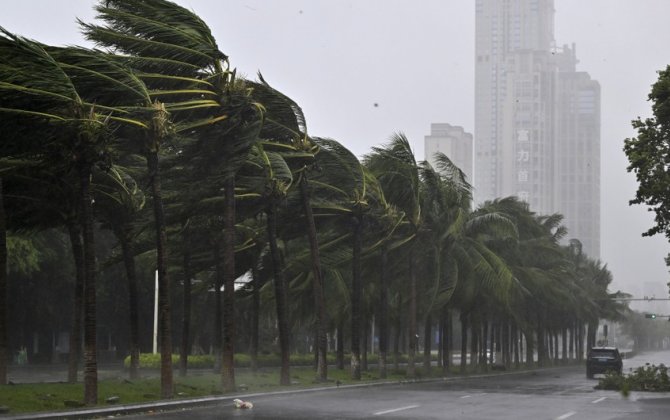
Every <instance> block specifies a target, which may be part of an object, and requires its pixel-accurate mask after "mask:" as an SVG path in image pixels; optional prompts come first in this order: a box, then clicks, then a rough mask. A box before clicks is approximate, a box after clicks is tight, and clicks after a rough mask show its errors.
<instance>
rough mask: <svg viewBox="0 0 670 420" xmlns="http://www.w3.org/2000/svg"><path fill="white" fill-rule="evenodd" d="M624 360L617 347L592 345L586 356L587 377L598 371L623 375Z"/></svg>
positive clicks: (591, 376)
mask: <svg viewBox="0 0 670 420" xmlns="http://www.w3.org/2000/svg"><path fill="white" fill-rule="evenodd" d="M622 368H623V361H622V360H621V354H620V353H619V350H618V349H617V348H616V347H592V348H591V350H590V351H589V355H588V357H587V358H586V377H587V378H593V375H595V374H596V373H607V372H614V373H618V374H619V375H621V369H622Z"/></svg>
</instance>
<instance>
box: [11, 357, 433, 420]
mask: <svg viewBox="0 0 670 420" xmlns="http://www.w3.org/2000/svg"><path fill="white" fill-rule="evenodd" d="M437 371H438V369H435V372H437ZM350 376H351V375H350V373H349V370H348V369H345V370H337V369H333V368H330V369H329V370H328V382H326V383H320V382H317V381H316V380H315V376H314V370H313V369H312V368H311V367H292V368H291V382H292V385H291V386H290V388H288V387H282V386H280V385H278V384H279V370H278V369H277V368H267V369H261V370H259V371H257V372H256V373H253V372H251V371H248V370H239V371H236V372H235V383H236V384H237V387H238V391H237V393H244V394H251V393H256V392H267V391H274V390H280V389H300V388H310V387H315V386H326V387H327V386H333V387H335V386H337V385H338V384H339V385H347V384H353V383H361V382H373V381H378V380H379V377H378V374H377V372H376V371H369V372H362V374H361V381H354V380H352V379H351V377H350ZM404 379H406V378H405V373H404V371H400V372H389V375H388V378H387V379H386V380H388V381H399V380H404ZM174 384H175V393H174V396H175V397H174V398H175V399H185V398H196V397H204V396H212V395H223V391H222V388H221V376H220V375H219V374H215V373H209V372H207V373H203V372H202V371H199V372H198V371H196V372H193V373H191V374H189V375H188V376H186V377H179V376H178V375H177V373H176V372H175V377H174ZM83 392H84V390H83V384H82V383H77V384H68V383H32V384H14V385H4V386H1V385H0V406H5V407H7V408H9V410H10V411H9V412H10V413H14V414H18V413H26V412H39V411H57V410H64V409H67V408H68V407H67V406H66V404H65V401H70V402H71V404H75V403H79V402H81V401H82V398H83ZM110 397H118V402H117V404H132V403H143V402H149V401H154V400H158V399H160V378H157V377H155V378H142V379H138V380H133V381H130V380H127V379H123V378H114V379H105V380H100V381H99V382H98V405H100V406H107V405H109V404H108V403H107V402H106V400H107V399H108V398H110Z"/></svg>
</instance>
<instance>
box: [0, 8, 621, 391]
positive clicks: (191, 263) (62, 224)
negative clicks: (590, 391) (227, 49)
mask: <svg viewBox="0 0 670 420" xmlns="http://www.w3.org/2000/svg"><path fill="white" fill-rule="evenodd" d="M95 9H96V11H97V21H96V22H94V23H87V22H81V21H79V25H80V26H81V28H82V30H83V33H84V34H85V36H86V38H87V39H89V40H90V41H92V42H94V43H95V45H96V48H95V49H88V48H83V47H76V46H75V47H56V46H50V45H46V44H43V43H40V42H39V41H35V40H30V39H26V38H24V37H21V36H19V35H16V34H13V33H10V32H8V31H6V30H4V29H2V28H0V31H1V33H2V34H1V35H0V57H2V60H0V62H1V63H2V64H0V90H1V94H0V113H2V118H1V119H0V125H1V127H0V128H1V130H0V133H1V134H0V136H1V142H0V163H1V166H0V250H1V252H2V254H0V262H1V263H2V264H3V267H0V299H1V300H2V302H3V308H5V310H3V311H2V313H0V383H3V384H4V383H6V380H7V360H8V358H9V354H10V353H11V351H10V349H9V345H8V335H9V334H10V333H12V331H11V327H13V326H15V325H16V323H15V322H13V323H11V325H10V323H9V318H8V313H7V310H6V308H7V306H8V304H7V302H9V301H10V300H13V299H14V298H15V296H11V295H8V290H10V288H9V287H8V276H7V272H8V270H7V264H8V263H9V269H10V270H9V272H10V275H16V276H19V275H22V276H23V277H30V276H32V275H37V274H35V273H36V271H38V269H37V268H38V267H37V262H36V261H35V260H36V258H38V257H36V255H41V254H40V253H42V254H44V253H48V252H59V253H60V254H59V255H67V258H69V259H71V261H72V262H71V266H72V267H73V273H74V274H73V277H74V278H73V279H72V281H71V284H72V287H71V290H68V291H67V292H63V296H67V298H65V299H66V300H68V303H67V304H68V305H71V306H72V310H71V314H72V320H71V322H70V334H69V337H70V343H69V349H70V351H69V372H68V379H69V381H72V382H74V381H76V380H77V370H78V361H79V360H80V358H82V355H80V354H79V349H81V348H83V350H84V351H83V361H84V367H83V378H84V401H85V402H86V403H87V404H95V402H96V400H97V368H98V348H99V347H100V343H98V342H97V341H96V340H97V336H98V334H97V330H98V318H97V313H98V311H99V308H98V299H100V288H101V287H103V288H107V289H108V290H109V289H110V288H111V287H112V286H110V285H109V284H108V283H107V281H105V282H101V281H100V279H101V278H106V277H104V276H105V273H106V272H109V270H116V271H115V273H117V280H116V281H117V282H118V277H121V276H122V277H124V282H125V290H126V293H127V302H128V310H127V314H125V313H124V314H123V315H124V317H123V318H124V319H116V320H115V322H117V323H126V324H127V325H128V331H129V354H130V359H131V363H130V375H131V377H134V376H135V375H137V370H138V365H139V351H140V340H141V339H142V338H141V337H142V334H141V332H140V328H139V326H140V324H141V321H140V313H141V312H142V309H141V307H140V305H139V304H138V302H139V301H140V300H142V299H145V300H146V299H147V296H146V294H147V293H151V291H150V290H147V289H146V287H143V286H142V281H141V280H139V279H138V272H142V273H146V272H147V271H148V272H153V269H155V270H156V272H157V278H158V284H159V288H158V289H159V296H158V309H159V338H160V339H159V343H160V349H159V350H160V354H161V390H162V391H161V393H162V397H164V398H170V397H172V393H173V367H172V353H173V351H174V350H175V349H177V348H178V350H179V354H180V361H179V370H180V373H181V374H186V371H187V368H188V357H189V354H190V350H191V347H192V344H193V337H194V335H197V334H199V333H200V331H199V330H200V328H201V327H202V324H200V323H198V324H195V323H193V322H192V318H191V315H192V313H193V312H194V310H195V309H199V307H198V308H194V304H193V302H194V301H196V302H199V305H205V303H203V302H204V301H203V299H202V296H203V295H213V298H211V299H209V298H208V299H207V300H206V311H205V312H204V315H203V317H202V318H201V319H206V320H207V321H208V322H210V323H211V324H212V325H213V326H212V328H213V334H212V339H211V342H212V343H213V347H214V348H215V349H216V352H217V357H218V360H219V363H220V369H221V381H222V385H223V388H224V390H233V389H235V369H234V359H233V356H234V353H235V349H236V346H237V348H239V347H244V348H245V351H246V352H247V353H248V354H249V355H250V357H251V359H252V365H253V364H254V363H255V362H254V360H256V358H257V357H258V353H259V351H260V350H262V349H260V348H259V347H260V346H259V341H260V339H259V336H260V335H261V333H262V332H263V330H265V331H266V334H269V335H270V336H271V337H273V338H272V339H271V340H269V342H271V345H272V347H273V348H272V349H273V350H274V349H277V350H278V352H279V353H280V354H281V367H280V369H281V375H280V382H281V383H282V384H290V366H289V354H290V352H291V344H292V343H293V345H294V346H295V345H296V337H295V336H294V333H295V332H296V331H301V332H302V336H301V337H308V338H305V339H306V340H310V342H311V343H313V347H314V349H315V361H316V363H315V371H316V377H317V379H318V380H326V379H327V378H328V372H327V371H328V363H327V353H328V342H329V339H328V338H329V336H337V344H338V346H337V347H338V349H337V354H338V359H339V360H338V361H339V362H340V363H339V364H340V365H342V361H341V360H342V358H343V354H344V348H343V346H344V343H345V342H348V343H349V345H350V348H349V350H350V355H351V359H350V364H351V375H352V378H354V379H360V377H361V369H362V367H363V368H365V364H366V363H365V362H366V359H365V358H366V357H367V353H368V339H367V337H369V335H370V331H369V329H370V328H371V326H372V325H373V323H374V325H375V327H376V328H377V331H378V334H377V336H378V349H379V363H378V368H379V371H380V376H381V377H382V378H383V377H385V376H386V373H387V369H389V366H390V362H391V360H390V357H391V356H394V355H397V354H398V353H399V346H400V345H401V344H403V343H404V345H405V346H406V348H407V368H406V371H407V376H409V377H415V376H416V375H417V365H418V364H419V362H422V363H423V368H424V369H427V370H429V369H431V354H432V348H431V346H432V344H433V343H432V337H434V334H433V331H435V330H436V329H437V330H438V331H439V332H440V333H439V334H438V337H439V344H438V351H439V354H440V355H441V357H440V366H442V367H443V368H444V369H447V368H448V367H449V364H450V359H451V353H450V352H451V347H452V346H451V342H450V340H451V339H452V336H453V331H454V329H455V328H454V323H455V321H459V322H460V335H461V337H460V338H461V345H462V351H461V358H462V361H461V367H462V368H463V367H464V366H465V364H466V354H467V353H468V351H469V352H470V353H471V354H472V356H471V360H472V362H473V363H479V362H481V361H482V360H483V359H485V358H486V357H490V356H487V355H488V353H487V351H489V350H492V349H500V352H501V354H502V357H503V362H504V363H505V364H508V365H510V364H513V363H516V364H519V363H521V362H522V361H524V360H525V361H526V362H527V363H533V362H535V360H536V359H537V363H539V364H544V363H547V361H548V360H549V359H550V358H553V359H556V360H559V359H563V360H565V359H567V358H569V357H571V356H572V357H575V358H580V357H581V355H583V353H584V349H585V346H589V345H592V344H594V343H595V339H596V336H595V335H596V329H597V326H598V321H599V319H602V318H610V319H612V318H616V317H618V316H620V314H621V311H622V309H623V308H622V307H621V305H618V304H616V303H613V300H612V299H611V298H612V297H613V296H615V295H614V294H611V293H610V292H609V291H608V285H609V283H610V282H611V281H612V277H611V274H610V272H609V271H608V269H607V267H606V266H604V265H603V264H602V263H601V262H600V261H597V260H594V259H591V258H589V257H588V256H587V255H585V254H584V253H582V252H581V246H580V243H579V241H578V240H569V241H566V239H567V236H566V235H567V231H566V229H565V228H564V227H563V226H562V225H561V221H562V216H561V215H559V214H552V215H539V214H536V213H534V212H533V211H531V210H530V209H529V207H528V205H527V204H526V203H525V202H522V201H520V200H518V199H517V198H515V197H504V198H500V199H496V200H493V201H490V202H486V203H483V204H481V205H479V206H477V207H474V205H473V200H472V187H471V185H470V184H469V183H468V180H467V179H466V177H465V175H464V174H463V172H462V171H461V170H460V169H459V168H458V167H456V166H455V165H454V164H453V163H452V162H451V161H450V160H449V158H448V157H447V156H445V155H443V154H438V155H436V157H435V158H436V161H437V165H436V167H433V166H431V165H430V164H429V163H428V162H426V161H419V160H417V159H416V157H415V155H414V152H413V151H412V149H411V147H410V142H409V140H408V139H407V138H406V136H405V135H404V134H402V133H400V132H398V133H395V134H393V135H391V137H390V139H389V140H388V141H387V142H386V143H384V144H382V145H380V146H378V147H374V148H372V150H371V151H370V152H369V153H367V154H366V155H365V156H364V157H363V158H362V159H359V158H357V157H356V156H355V155H354V154H353V153H352V152H351V151H349V150H348V149H347V148H346V147H344V146H343V145H342V144H341V143H340V142H338V141H336V140H334V139H329V138H322V137H317V136H312V135H311V134H308V131H307V124H306V118H305V115H304V114H303V111H302V110H301V108H300V106H299V105H298V104H297V103H296V102H295V101H293V100H292V99H291V98H290V97H289V96H287V95H286V94H284V93H282V92H280V91H278V90H276V89H274V88H273V87H272V86H271V85H270V84H269V83H268V82H267V81H266V80H265V78H264V77H263V76H262V75H261V74H258V77H257V79H256V80H250V79H248V78H244V77H241V76H239V75H238V74H237V73H236V70H235V69H234V68H233V67H232V66H231V65H230V61H229V57H228V56H227V55H226V54H225V53H223V52H222V51H221V50H220V48H219V46H218V44H217V42H216V40H215V39H214V37H213V36H212V33H211V31H210V28H209V27H208V26H207V24H206V23H205V22H204V21H203V20H202V19H201V18H200V17H199V16H197V15H196V14H195V13H193V12H191V11H189V10H187V9H185V8H183V7H181V6H179V5H176V4H174V3H171V2H169V1H165V0H104V1H100V2H99V3H98V4H97V6H96V7H95ZM54 230H56V231H58V232H63V234H62V235H61V236H58V235H55V234H50V235H51V236H46V237H42V238H43V239H41V240H40V241H32V242H31V240H30V239H27V238H30V237H31V235H33V236H34V235H36V234H37V233H39V232H54ZM45 238H46V239H45ZM63 238H65V239H66V240H64V239H63ZM110 238H113V240H112V239H110ZM42 247H44V248H42ZM54 249H57V250H58V251H54ZM66 249H68V251H67V252H65V250H66ZM103 257H104V258H103ZM120 267H122V268H120ZM147 267H149V268H147ZM42 268H43V267H42ZM42 268H40V269H42ZM54 270H56V268H54ZM29 273H32V274H29ZM242 276H245V278H246V279H248V281H247V282H246V283H245V284H244V285H242V287H236V279H239V278H241V277H242ZM45 281H48V280H45ZM54 281H56V280H54ZM32 287H37V286H32ZM114 287H115V286H114ZM177 288H178V289H179V290H175V289H177ZM12 290H14V289H12ZM33 292H34V293H39V291H38V290H32V289H30V290H23V292H22V293H27V294H30V293H33ZM175 296H179V297H180V299H181V302H179V305H180V306H181V313H182V319H181V320H179V322H176V321H175V320H174V319H173V312H174V305H176V304H177V302H175V300H174V297H175ZM268 308H271V310H270V309H268ZM19 323H20V322H19ZM420 327H423V332H422V334H419V328H420ZM175 330H178V331H175ZM267 331H269V332H267ZM345 331H348V332H349V337H348V338H346V339H345V337H344V332H345ZM82 335H83V343H82V342H81V337H82ZM240 335H244V336H245V337H247V338H248V341H247V342H245V343H244V344H241V343H240V340H239V337H240ZM174 336H180V338H181V340H180V342H179V343H178V344H176V343H175V342H173V340H172V338H173V337H174ZM420 336H422V337H423V340H424V342H423V346H422V347H423V352H424V353H423V360H419V357H420V355H419V354H418V348H419V346H418V345H419V343H418V337H420ZM274 338H276V341H275V340H274ZM468 342H469V346H468ZM559 343H562V348H561V349H559ZM391 344H393V349H391V348H390V347H391ZM524 351H525V353H526V354H525V357H524V355H523V354H520V353H522V352H524ZM394 359H395V360H394V363H396V364H397V357H394ZM362 365H363V366H362Z"/></svg>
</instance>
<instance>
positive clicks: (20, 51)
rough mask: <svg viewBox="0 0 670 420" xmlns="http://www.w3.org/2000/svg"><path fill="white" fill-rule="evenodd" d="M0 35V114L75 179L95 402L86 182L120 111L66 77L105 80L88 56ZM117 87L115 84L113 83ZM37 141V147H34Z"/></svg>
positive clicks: (87, 396) (87, 395)
mask: <svg viewBox="0 0 670 420" xmlns="http://www.w3.org/2000/svg"><path fill="white" fill-rule="evenodd" d="M1 31H2V36H0V49H1V50H2V51H0V56H3V57H9V56H11V57H13V59H12V60H11V65H7V66H3V67H2V73H0V83H1V84H0V87H2V90H3V92H4V93H3V101H2V103H1V104H0V110H1V111H2V112H3V113H6V114H9V115H11V116H12V118H11V119H10V122H11V123H15V122H16V121H17V120H19V121H20V122H19V123H17V124H31V129H32V133H39V134H40V135H39V137H37V136H35V137H33V138H32V139H31V138H26V139H25V140H26V141H24V142H23V143H22V144H24V145H28V146H32V147H33V149H32V150H33V154H34V155H35V156H39V158H40V159H41V160H42V161H47V158H49V160H48V162H49V164H53V165H54V167H55V168H62V169H61V170H62V171H64V172H72V173H75V174H76V176H77V182H78V185H79V200H80V201H79V208H80V209H81V217H80V223H81V226H82V238H83V256H84V258H83V261H84V267H85V268H84V271H85V275H84V279H85V282H86V285H85V288H84V290H85V296H84V307H85V310H84V318H85V320H84V326H85V377H84V383H85V390H84V400H85V402H86V403H87V404H90V405H92V404H95V403H96V402H97V357H96V337H95V335H96V321H95V306H96V303H95V302H96V296H95V290H96V289H95V283H96V276H97V270H96V265H95V236H94V232H93V224H94V219H93V209H92V193H91V181H90V179H91V174H92V169H93V166H94V165H95V164H97V163H98V162H101V161H103V162H104V161H105V159H106V158H108V157H109V153H108V150H107V144H108V143H109V140H110V136H109V134H108V129H107V123H108V122H109V121H110V119H112V118H115V117H114V116H113V114H114V113H115V112H116V113H117V114H121V113H122V111H120V110H118V109H115V108H109V107H106V106H104V105H100V104H97V105H94V104H93V103H92V102H90V101H88V99H90V98H87V97H86V94H87V93H88V92H87V91H86V89H85V87H83V85H82V82H81V81H79V80H77V79H74V78H72V77H71V76H70V75H71V74H77V75H81V76H83V77H82V78H81V80H82V81H85V80H89V77H90V79H93V78H95V79H97V80H98V81H101V80H104V79H106V78H107V77H109V76H108V75H107V74H105V72H106V71H108V70H110V67H106V68H100V69H98V71H97V72H95V73H94V74H93V75H91V73H90V72H89V71H88V68H87V65H91V66H93V65H96V66H97V65H98V64H100V62H98V61H97V59H96V57H95V56H94V55H93V54H87V53H86V52H84V51H82V50H79V49H70V50H67V51H68V52H70V51H73V52H74V55H77V57H78V60H79V64H80V65H79V66H77V67H74V66H70V65H68V64H67V62H62V61H59V60H60V58H61V57H62V56H63V55H65V53H64V51H65V50H63V49H57V50H56V49H51V50H50V51H49V52H48V51H47V49H46V48H45V47H44V46H42V45H41V44H38V43H36V42H34V41H29V40H26V39H24V38H20V37H18V36H15V35H13V34H10V33H8V32H7V31H5V30H4V29H1ZM103 64H106V63H103ZM112 71H113V72H115V71H116V70H115V69H112ZM82 73H84V74H82ZM122 84H123V83H122V82H118V85H122ZM98 110H102V111H105V112H107V113H108V115H107V116H105V117H103V116H101V115H100V114H98ZM38 138H39V139H40V140H41V141H40V143H35V141H36V140H37V139H38ZM31 140H32V141H31ZM28 150H30V149H28ZM52 159H53V160H52Z"/></svg>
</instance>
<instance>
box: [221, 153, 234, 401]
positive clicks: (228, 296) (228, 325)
mask: <svg viewBox="0 0 670 420" xmlns="http://www.w3.org/2000/svg"><path fill="white" fill-rule="evenodd" d="M231 156H232V154H231ZM224 198H225V200H224V201H225V206H226V207H225V214H224V216H223V349H222V352H221V354H222V356H221V357H222V360H221V383H222V386H223V390H224V391H225V392H232V391H234V390H235V365H234V357H235V348H234V344H235V176H234V175H232V174H229V175H228V179H226V182H225V188H224Z"/></svg>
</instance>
